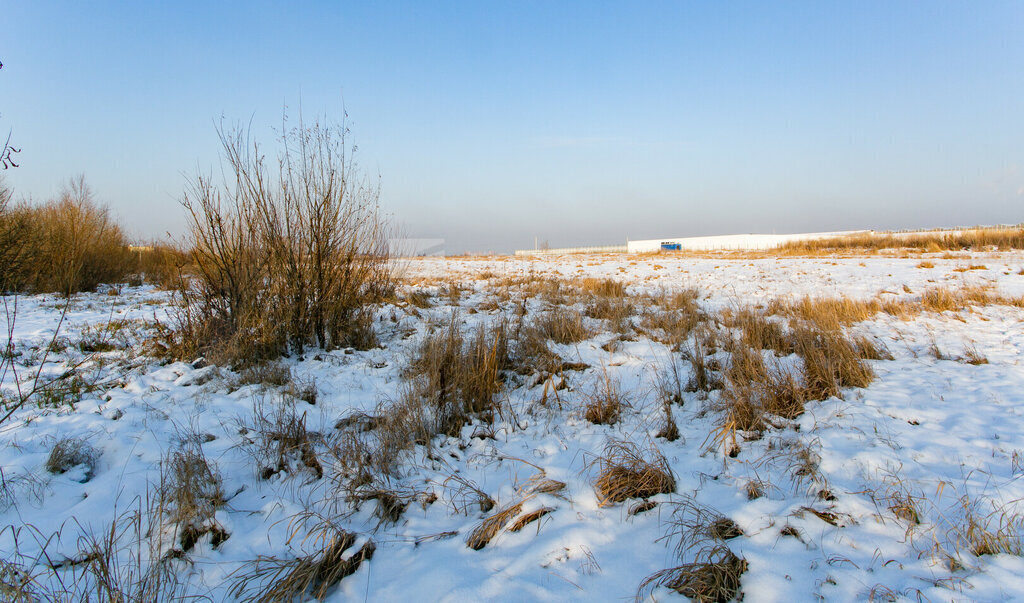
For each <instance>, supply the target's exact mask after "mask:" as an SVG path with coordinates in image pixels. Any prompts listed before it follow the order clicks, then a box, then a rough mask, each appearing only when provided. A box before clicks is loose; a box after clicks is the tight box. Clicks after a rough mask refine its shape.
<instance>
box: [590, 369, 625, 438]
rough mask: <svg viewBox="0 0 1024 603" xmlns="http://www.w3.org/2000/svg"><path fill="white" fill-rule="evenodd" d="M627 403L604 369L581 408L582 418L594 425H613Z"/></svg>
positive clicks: (617, 420) (617, 385)
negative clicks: (602, 374)
mask: <svg viewBox="0 0 1024 603" xmlns="http://www.w3.org/2000/svg"><path fill="white" fill-rule="evenodd" d="M627 405H628V403H627V402H626V401H625V399H624V398H623V396H622V392H620V391H619V384H618V382H616V381H615V380H613V379H612V378H611V377H610V376H609V375H608V372H607V371H605V373H604V376H603V378H602V379H600V380H599V381H598V383H597V384H596V386H595V388H594V391H593V392H592V393H591V394H590V396H589V399H588V401H587V404H586V406H585V407H584V410H583V418H585V419H586V420H588V421H590V422H591V423H594V424H595V425H615V424H616V423H618V422H619V417H620V416H621V415H622V409H623V407H625V406H627Z"/></svg>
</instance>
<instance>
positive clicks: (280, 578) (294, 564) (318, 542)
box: [229, 524, 377, 603]
mask: <svg viewBox="0 0 1024 603" xmlns="http://www.w3.org/2000/svg"><path fill="white" fill-rule="evenodd" d="M314 540H315V548H317V549H319V550H318V552H316V553H313V554H310V555H304V556H300V557H297V558H295V559H279V558H276V557H258V558H257V559H256V560H254V561H252V562H250V563H249V569H248V571H246V572H244V573H242V574H240V575H239V576H238V577H237V578H235V580H234V583H233V584H232V586H231V590H230V591H229V592H230V594H231V596H233V597H235V598H236V599H240V600H242V601H251V602H258V603H276V602H278V601H287V602H292V601H296V602H298V601H305V600H307V599H308V598H309V597H313V598H315V599H316V600H317V601H323V600H324V599H326V598H327V597H328V595H330V594H331V592H332V589H333V588H334V587H335V586H336V585H337V584H338V583H339V582H341V581H342V580H343V579H344V578H346V577H348V576H351V575H352V574H354V573H355V572H356V570H358V569H359V567H360V565H362V564H363V562H364V561H369V560H370V559H372V558H373V554H374V552H375V551H376V549H377V547H376V545H375V544H374V543H373V541H371V540H367V541H366V542H364V543H363V545H362V546H361V547H359V548H358V549H357V550H356V551H355V552H354V553H351V554H348V555H346V553H347V552H348V550H349V549H350V548H352V546H353V545H354V544H355V543H356V536H355V535H353V534H352V533H350V532H346V531H345V530H342V529H341V528H338V527H335V526H333V525H330V524H324V525H322V526H320V527H319V528H318V531H317V534H316V536H315V539H314Z"/></svg>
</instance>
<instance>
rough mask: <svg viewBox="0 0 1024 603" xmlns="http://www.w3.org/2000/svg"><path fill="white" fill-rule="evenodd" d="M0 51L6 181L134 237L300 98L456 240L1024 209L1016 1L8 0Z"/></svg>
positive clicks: (561, 237)
mask: <svg viewBox="0 0 1024 603" xmlns="http://www.w3.org/2000/svg"><path fill="white" fill-rule="evenodd" d="M0 61H2V62H3V65H4V67H3V69H2V70H0V132H3V133H4V134H6V132H7V131H8V130H11V132H12V139H13V141H14V142H15V144H16V146H19V147H21V149H22V152H21V153H20V154H19V155H18V160H19V163H20V165H21V167H19V168H17V169H12V170H8V171H7V172H6V173H5V174H4V176H5V177H6V180H7V182H8V184H9V185H11V186H12V187H13V188H14V189H15V192H16V194H19V195H22V196H25V197H30V198H31V199H33V200H37V201H40V200H45V199H47V198H49V197H51V196H53V195H54V194H55V193H56V191H57V190H58V189H59V187H60V184H61V183H62V182H63V181H65V180H66V179H67V178H68V177H70V176H73V175H75V174H79V173H81V174H85V176H86V178H87V180H88V181H89V183H90V184H91V185H92V187H93V188H94V189H95V191H96V193H97V195H98V197H99V198H100V199H102V200H103V201H105V202H106V203H108V204H109V205H110V206H111V207H112V208H113V210H114V211H115V212H116V213H117V214H118V215H119V216H120V217H121V219H122V221H123V222H124V223H125V224H126V226H128V228H129V230H130V231H131V232H132V233H133V234H135V235H137V236H139V237H151V236H157V235H161V234H163V233H165V232H170V233H171V234H172V235H178V234H180V233H181V232H182V231H183V229H184V224H185V221H184V214H183V211H182V209H181V208H180V206H179V204H178V200H179V198H180V197H181V192H182V190H183V186H184V181H185V176H186V175H188V174H193V173H195V172H196V170H197V169H201V170H204V171H208V170H209V169H210V168H211V166H213V165H214V164H215V162H216V161H217V154H218V147H217V145H218V143H217V137H216V132H215V129H214V126H215V124H216V123H218V122H219V121H220V119H221V117H222V116H223V117H224V118H226V119H227V120H228V121H238V120H241V121H244V122H249V121H250V120H251V122H252V125H253V131H254V133H255V135H256V136H257V137H259V138H261V139H262V140H265V141H267V142H272V139H273V136H274V131H273V129H272V128H273V127H274V125H275V124H279V123H280V118H281V113H282V108H283V107H284V106H285V105H286V104H287V105H288V106H289V107H290V108H291V109H292V110H293V112H294V110H295V109H296V108H297V107H298V106H299V103H300V101H301V104H302V107H303V112H304V113H306V114H316V113H326V114H327V115H328V116H329V117H332V118H340V117H341V114H342V112H343V110H344V109H347V111H348V114H349V125H350V127H351V130H352V132H351V134H352V137H351V140H353V141H354V142H355V143H356V144H357V145H358V147H359V150H358V159H359V162H360V165H361V166H362V168H363V170H364V171H366V172H367V173H369V174H371V175H374V176H376V175H377V174H379V175H380V179H381V186H382V196H381V199H382V203H383V204H384V206H385V207H386V209H387V210H388V211H389V212H390V213H392V214H394V215H395V216H396V218H397V219H398V220H399V221H400V222H401V223H402V224H403V226H404V229H405V231H406V232H407V233H408V234H409V235H411V236H420V237H430V238H435V237H437V238H441V237H443V238H445V239H447V241H448V250H449V252H458V251H465V250H471V251H486V250H496V251H510V250H512V249H514V248H524V247H532V245H533V241H534V237H535V236H536V237H539V238H540V240H542V241H543V240H547V241H548V242H549V243H550V244H551V245H552V246H562V245H576V244H619V243H622V242H624V241H625V239H626V238H627V237H628V238H631V239H643V238H660V237H668V236H686V235H711V234H729V233H739V232H805V231H817V230H837V229H859V228H878V229H882V228H909V227H931V226H944V225H945V226H955V225H971V224H990V223H1016V222H1021V221H1024V3H1021V2H1006V3H1003V2H958V3H952V2H917V1H915V2H891V1H885V2H860V1H857V2H848V3H842V4H839V3H831V2H820V1H814V2H780V3H762V2H750V3H746V2H700V3H698V2H665V3H655V2H630V3H626V2H621V3H611V2H568V1H565V2H409V3H403V2H359V3H356V2H299V1H296V2H288V3H285V2H262V1H247V2H185V1H178V2H138V1H123V2H107V1H103V0H90V1H89V2H73V1H71V0H68V1H66V2H51V1H46V0H32V1H31V2H26V1H24V0H0Z"/></svg>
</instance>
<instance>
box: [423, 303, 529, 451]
mask: <svg viewBox="0 0 1024 603" xmlns="http://www.w3.org/2000/svg"><path fill="white" fill-rule="evenodd" d="M509 335H510V333H509V324H508V321H507V320H506V319H505V318H504V317H502V318H499V319H497V320H495V321H493V322H491V323H490V324H487V325H482V326H480V327H479V328H477V329H476V330H475V331H474V332H473V333H472V334H471V335H470V336H469V339H468V340H466V339H464V338H463V335H462V325H461V323H460V321H459V316H458V313H453V314H452V317H451V319H450V320H449V321H448V323H447V324H445V325H444V326H443V327H441V328H439V329H437V330H436V331H435V332H434V333H433V334H431V335H429V336H428V337H427V338H426V339H425V340H424V341H423V344H422V345H421V346H420V349H419V351H418V352H417V354H416V357H415V358H414V359H413V360H412V362H411V363H410V369H409V376H410V378H411V380H412V386H411V389H410V390H409V391H408V393H409V394H410V395H411V396H412V397H413V398H416V397H418V398H419V399H421V400H423V401H424V402H425V403H426V405H427V407H428V408H430V409H431V412H432V413H433V416H434V421H433V423H434V427H433V429H432V431H433V433H446V434H449V435H454V434H457V433H458V431H459V430H460V429H461V428H462V425H464V424H465V422H466V421H467V419H468V417H469V416H471V415H472V416H483V417H484V418H485V419H487V418H490V416H491V414H492V413H493V410H494V396H495V394H497V393H498V391H499V390H500V389H501V386H502V381H503V379H504V372H505V371H507V370H509V369H511V368H512V363H513V358H512V355H511V347H510V341H509Z"/></svg>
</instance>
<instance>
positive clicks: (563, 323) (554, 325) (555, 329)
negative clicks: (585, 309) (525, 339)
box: [534, 306, 592, 344]
mask: <svg viewBox="0 0 1024 603" xmlns="http://www.w3.org/2000/svg"><path fill="white" fill-rule="evenodd" d="M534 327H535V328H536V329H537V330H538V332H539V333H540V334H541V335H542V336H543V337H544V338H545V339H550V340H551V341H554V342H555V343H560V344H573V343H579V342H581V341H583V340H584V339H588V338H589V337H590V336H591V335H592V333H591V332H590V329H589V328H587V326H586V325H585V324H584V322H583V315H582V314H581V313H580V312H578V311H576V310H574V309H572V308H568V307H565V306H556V307H554V308H552V309H551V310H548V311H547V312H544V313H543V314H541V315H540V316H539V317H537V318H536V320H535V321H534Z"/></svg>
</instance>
